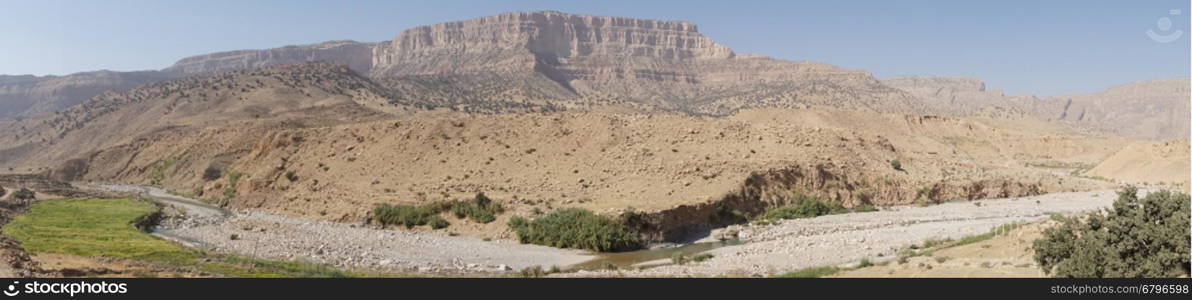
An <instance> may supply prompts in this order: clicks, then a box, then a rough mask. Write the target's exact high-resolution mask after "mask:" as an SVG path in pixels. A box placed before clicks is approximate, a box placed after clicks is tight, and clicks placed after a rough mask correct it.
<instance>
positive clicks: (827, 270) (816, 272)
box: [780, 267, 840, 278]
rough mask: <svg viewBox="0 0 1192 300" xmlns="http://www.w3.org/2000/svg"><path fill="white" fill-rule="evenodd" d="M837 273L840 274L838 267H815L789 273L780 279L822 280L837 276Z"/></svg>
mask: <svg viewBox="0 0 1192 300" xmlns="http://www.w3.org/2000/svg"><path fill="white" fill-rule="evenodd" d="M836 272H840V269H839V268H836V267H813V268H806V269H800V270H797V271H791V272H787V273H785V274H782V275H780V277H786V278H820V277H824V276H828V275H832V274H836Z"/></svg>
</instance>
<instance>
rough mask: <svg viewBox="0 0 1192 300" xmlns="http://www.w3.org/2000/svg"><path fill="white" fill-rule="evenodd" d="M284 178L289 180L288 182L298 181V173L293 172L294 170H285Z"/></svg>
mask: <svg viewBox="0 0 1192 300" xmlns="http://www.w3.org/2000/svg"><path fill="white" fill-rule="evenodd" d="M286 179H288V180H290V182H294V181H298V174H297V173H294V171H286Z"/></svg>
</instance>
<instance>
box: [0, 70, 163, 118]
mask: <svg viewBox="0 0 1192 300" xmlns="http://www.w3.org/2000/svg"><path fill="white" fill-rule="evenodd" d="M169 78H171V77H170V76H168V75H166V74H162V73H160V72H154V71H143V72H115V71H95V72H83V73H75V74H70V75H65V76H32V75H20V76H11V75H0V119H4V118H9V117H16V116H32V115H37V114H44V113H52V112H54V111H58V110H61V109H63V108H66V107H69V106H71V105H75V104H78V103H80V102H83V100H86V99H87V98H91V97H92V96H95V95H98V94H100V93H102V92H105V91H126V90H128V89H131V88H133V87H136V86H139V85H142V84H145V83H150V82H157V81H160V80H165V79H169Z"/></svg>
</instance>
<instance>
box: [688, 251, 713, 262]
mask: <svg viewBox="0 0 1192 300" xmlns="http://www.w3.org/2000/svg"><path fill="white" fill-rule="evenodd" d="M709 259H712V254H708V253H704V254H700V255H696V256H694V257H691V261H694V262H702V261H705V260H709Z"/></svg>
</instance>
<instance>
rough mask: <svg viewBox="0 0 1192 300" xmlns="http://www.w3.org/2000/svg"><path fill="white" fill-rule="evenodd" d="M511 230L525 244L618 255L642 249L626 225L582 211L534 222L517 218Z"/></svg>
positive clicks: (565, 211)
mask: <svg viewBox="0 0 1192 300" xmlns="http://www.w3.org/2000/svg"><path fill="white" fill-rule="evenodd" d="M508 225H509V227H510V228H512V229H513V230H514V232H515V233H517V238H518V240H519V241H520V242H522V243H528V244H537V245H545V246H552V247H559V248H577V249H587V250H592V251H614V250H625V249H632V248H636V247H638V246H639V242H638V238H637V236H636V235H634V234H633V233H632V232H630V230H629V229H628V228H626V227H625V225H624V224H622V223H620V222H617V221H616V220H613V219H611V218H608V217H603V216H598V215H596V214H594V213H592V212H591V211H588V210H585V209H579V208H564V209H560V210H556V211H554V212H551V213H550V214H547V215H545V216H542V217H539V218H536V219H534V220H532V221H531V220H526V219H525V218H521V217H514V218H512V219H510V220H509V223H508Z"/></svg>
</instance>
